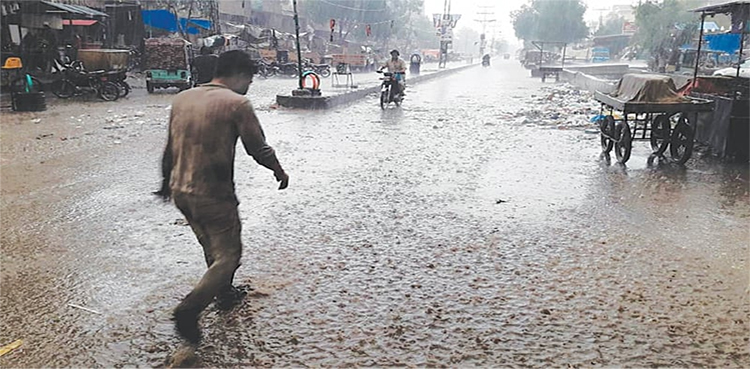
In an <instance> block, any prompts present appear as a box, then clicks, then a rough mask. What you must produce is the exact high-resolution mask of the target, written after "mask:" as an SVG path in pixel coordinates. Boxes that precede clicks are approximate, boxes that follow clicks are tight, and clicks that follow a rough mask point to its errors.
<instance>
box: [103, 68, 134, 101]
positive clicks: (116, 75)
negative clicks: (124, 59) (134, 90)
mask: <svg viewBox="0 0 750 369" xmlns="http://www.w3.org/2000/svg"><path fill="white" fill-rule="evenodd" d="M105 75H107V76H108V78H107V79H108V80H109V81H112V82H114V83H115V84H117V87H119V88H120V97H125V96H128V94H129V93H130V85H129V84H128V83H127V82H125V79H127V78H128V75H127V71H125V70H117V71H111V72H106V73H105Z"/></svg>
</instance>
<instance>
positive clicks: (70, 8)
mask: <svg viewBox="0 0 750 369" xmlns="http://www.w3.org/2000/svg"><path fill="white" fill-rule="evenodd" d="M41 3H42V4H45V5H48V6H50V7H53V8H57V9H58V10H60V11H63V12H66V13H72V14H81V15H86V16H91V17H108V15H107V13H102V12H100V11H98V10H95V9H91V8H89V7H87V6H82V5H70V4H60V3H53V2H49V1H41Z"/></svg>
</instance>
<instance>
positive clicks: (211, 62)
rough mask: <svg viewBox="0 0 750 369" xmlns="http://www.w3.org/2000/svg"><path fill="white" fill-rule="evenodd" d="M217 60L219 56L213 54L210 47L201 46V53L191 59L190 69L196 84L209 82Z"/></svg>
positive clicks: (214, 71)
mask: <svg viewBox="0 0 750 369" xmlns="http://www.w3.org/2000/svg"><path fill="white" fill-rule="evenodd" d="M218 62H219V56H218V55H215V54H214V53H213V51H212V50H211V48H210V47H208V46H203V47H201V54H200V55H199V56H196V57H195V58H194V59H193V63H192V70H193V74H194V75H193V79H194V80H195V84H196V85H202V84H204V83H208V82H211V80H212V79H214V73H216V64H217V63H218Z"/></svg>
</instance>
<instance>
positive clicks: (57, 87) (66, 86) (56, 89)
mask: <svg viewBox="0 0 750 369" xmlns="http://www.w3.org/2000/svg"><path fill="white" fill-rule="evenodd" d="M76 90H77V87H76V85H75V83H73V82H71V81H69V80H67V79H61V80H58V81H55V82H54V83H53V84H52V93H53V94H55V96H57V97H59V98H61V99H67V98H69V97H72V96H73V95H75V94H76Z"/></svg>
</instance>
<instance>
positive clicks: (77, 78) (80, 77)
mask: <svg viewBox="0 0 750 369" xmlns="http://www.w3.org/2000/svg"><path fill="white" fill-rule="evenodd" d="M61 73H62V77H61V78H60V79H58V80H57V81H55V82H53V83H52V86H51V89H52V93H53V94H55V96H57V97H59V98H61V99H67V98H69V97H72V96H78V95H82V94H84V93H89V92H93V93H96V95H97V96H99V97H100V98H101V99H102V100H104V101H115V100H117V99H118V98H120V96H121V94H122V92H121V91H120V87H119V86H120V85H119V84H118V82H117V78H119V77H113V76H112V74H111V73H108V72H106V71H103V70H101V71H93V72H88V71H86V70H85V69H84V68H83V63H82V62H81V61H78V60H76V61H74V62H73V63H71V64H69V65H64V69H62V70H61ZM123 82H124V81H123Z"/></svg>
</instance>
